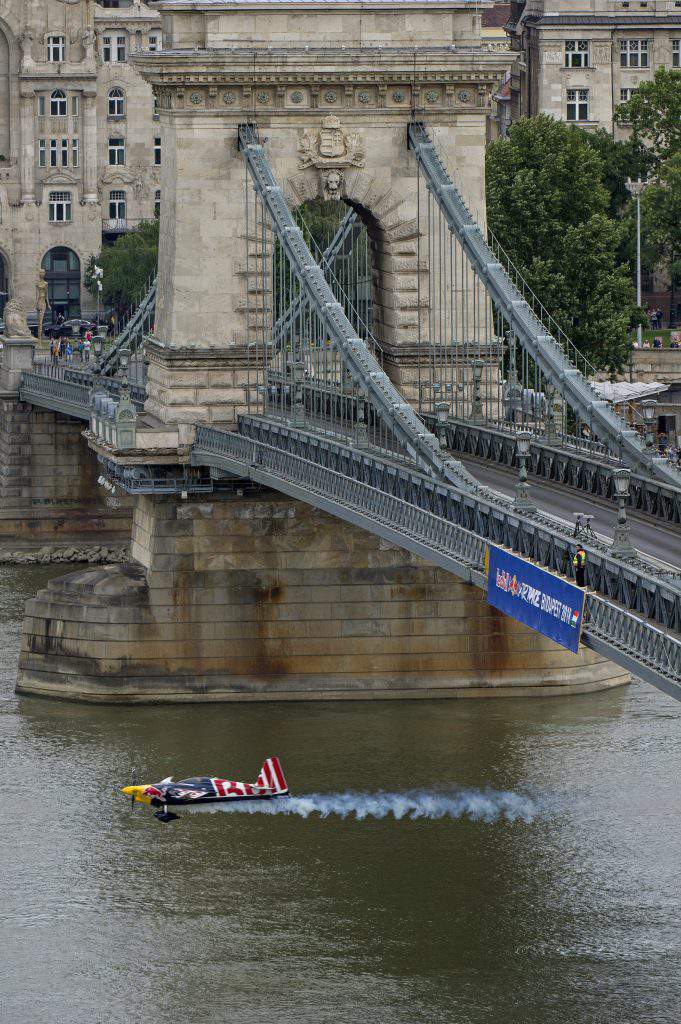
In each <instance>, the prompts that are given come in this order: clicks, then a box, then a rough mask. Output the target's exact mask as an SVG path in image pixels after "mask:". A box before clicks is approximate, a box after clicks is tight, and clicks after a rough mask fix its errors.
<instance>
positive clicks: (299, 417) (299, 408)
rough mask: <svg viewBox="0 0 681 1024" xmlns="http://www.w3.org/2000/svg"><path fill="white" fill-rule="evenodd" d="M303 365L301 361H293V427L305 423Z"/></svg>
mask: <svg viewBox="0 0 681 1024" xmlns="http://www.w3.org/2000/svg"><path fill="white" fill-rule="evenodd" d="M303 376H304V374H303V363H302V360H301V359H294V361H293V425H294V426H296V427H300V426H302V425H303V424H304V423H305V401H304V398H303Z"/></svg>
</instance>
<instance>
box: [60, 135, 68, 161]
mask: <svg viewBox="0 0 681 1024" xmlns="http://www.w3.org/2000/svg"><path fill="white" fill-rule="evenodd" d="M61 165H62V167H68V166H69V140H68V139H62V140H61Z"/></svg>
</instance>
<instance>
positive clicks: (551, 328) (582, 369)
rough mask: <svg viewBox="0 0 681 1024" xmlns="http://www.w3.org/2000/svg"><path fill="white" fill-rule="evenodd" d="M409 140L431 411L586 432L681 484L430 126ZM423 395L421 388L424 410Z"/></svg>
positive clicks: (649, 472) (416, 126)
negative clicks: (628, 418) (560, 321)
mask: <svg viewBox="0 0 681 1024" xmlns="http://www.w3.org/2000/svg"><path fill="white" fill-rule="evenodd" d="M408 136H409V146H410V148H411V149H412V150H413V152H414V154H415V156H416V159H417V161H418V165H419V171H420V172H422V173H423V177H424V179H425V185H426V194H425V196H424V197H423V198H421V191H422V190H421V188H419V197H420V198H419V208H420V210H419V212H420V220H421V222H422V223H421V226H420V232H419V236H420V237H421V236H422V235H423V236H424V237H425V242H424V245H425V246H426V248H427V253H426V255H427V260H428V281H427V290H428V291H427V296H426V297H425V304H426V305H427V308H428V322H427V337H426V339H425V341H424V342H423V347H424V350H425V352H424V354H425V355H426V356H427V357H428V358H427V361H428V362H429V363H430V372H429V374H428V375H427V377H426V381H425V390H426V392H427V402H428V407H429V408H430V410H431V411H434V407H435V406H436V404H437V403H442V404H443V405H444V404H446V405H447V406H448V407H449V408H450V409H451V411H452V414H453V415H454V417H457V418H458V417H461V416H462V415H465V414H468V416H469V417H470V418H471V419H472V421H473V422H479V423H484V422H486V421H489V422H492V423H494V422H498V423H501V424H503V423H507V424H508V423H511V424H517V425H518V426H522V427H526V428H530V429H533V430H538V429H543V427H544V424H545V423H547V422H548V427H549V433H550V434H552V435H553V436H554V437H555V439H557V440H559V439H561V435H562V436H563V437H567V435H569V434H570V432H571V431H570V427H571V426H572V428H573V431H574V428H575V426H577V427H578V426H579V425H580V424H581V425H584V426H585V427H587V428H588V431H589V434H590V437H592V438H593V437H594V436H595V437H597V438H598V439H599V440H600V442H601V443H602V444H603V445H604V446H605V447H606V448H607V449H609V450H610V451H611V452H612V453H613V454H615V455H616V456H617V457H618V458H619V459H621V460H622V462H623V463H624V464H625V465H627V466H629V467H630V468H631V469H632V470H633V471H635V472H637V473H639V474H641V475H645V476H648V477H651V478H653V479H656V480H659V481H660V482H663V483H667V484H669V485H672V486H675V487H679V486H681V475H680V474H679V473H678V472H677V471H676V470H675V469H673V468H672V467H671V466H670V465H669V464H668V463H667V462H666V460H664V459H662V458H659V457H657V456H656V454H655V453H654V451H653V450H651V449H649V448H647V447H646V446H645V444H644V442H643V440H642V439H641V437H640V436H639V433H638V432H637V431H636V430H635V429H633V428H631V427H630V426H629V425H628V424H627V423H626V422H625V421H624V420H623V419H621V417H620V416H618V415H617V413H616V412H615V410H614V409H613V408H612V406H611V405H610V403H608V402H606V401H605V400H603V399H602V398H601V397H600V396H599V394H598V393H597V391H596V390H595V388H594V387H593V385H592V383H591V382H590V381H589V380H588V379H587V377H589V376H593V373H594V372H595V371H594V368H593V367H592V366H591V365H590V364H589V363H588V361H587V360H585V359H584V357H583V356H582V355H581V353H579V351H578V350H577V349H576V348H575V346H574V345H572V343H571V342H570V340H569V339H568V338H567V337H566V336H565V335H564V334H563V332H562V331H561V330H560V328H559V327H558V325H557V324H556V323H555V321H554V320H553V319H552V318H551V317H550V315H549V314H548V312H547V311H546V310H545V309H544V307H543V306H541V304H540V303H538V302H537V301H536V299H535V297H534V296H533V295H532V294H531V293H530V292H529V289H527V287H526V285H525V283H524V281H523V280H522V278H521V277H520V276H519V275H518V274H517V272H516V271H515V268H513V266H512V264H511V263H510V261H509V260H508V257H506V255H505V253H504V252H503V250H502V249H501V247H500V246H499V245H498V243H497V242H496V240H495V239H493V238H490V242H489V243H488V241H487V240H486V238H485V236H484V235H483V232H482V231H481V229H480V228H479V227H478V225H477V223H476V221H475V220H474V218H473V216H472V215H471V213H470V211H469V209H468V207H467V206H466V203H465V202H464V200H463V198H462V196H461V194H460V192H459V190H458V189H457V188H456V186H455V184H454V182H453V181H452V178H451V176H450V174H449V172H448V170H447V168H446V166H445V163H444V160H443V159H442V158H441V157H440V155H439V153H438V151H437V148H436V145H435V143H434V141H433V139H432V138H431V137H430V135H429V134H428V132H427V130H426V128H425V126H424V125H423V124H422V123H418V122H412V123H411V124H410V125H409V130H408ZM420 278H421V275H419V281H420ZM419 302H420V299H419ZM419 344H420V345H421V336H419ZM425 361H426V360H424V362H425ZM423 389H424V384H423V381H421V382H420V385H419V398H420V403H421V406H423V402H424V398H423V396H422V391H423Z"/></svg>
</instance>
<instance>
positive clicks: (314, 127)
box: [135, 0, 510, 444]
mask: <svg viewBox="0 0 681 1024" xmlns="http://www.w3.org/2000/svg"><path fill="white" fill-rule="evenodd" d="M481 6H485V4H484V3H483V4H479V3H476V4H472V3H470V2H467V0H449V2H439V0H427V2H425V0H394V2H391V3H386V2H385V0H367V2H361V3H360V2H359V0H357V2H353V0H339V2H335V3H334V2H333V0H331V2H326V0H325V2H323V3H322V2H320V0H299V2H289V0H287V2H285V3H284V2H277V0H258V2H250V3H249V2H248V0H246V2H239V3H236V2H230V0H225V2H216V0H203V2H202V0H167V2H164V3H161V4H160V5H159V10H160V12H161V14H162V16H163V26H164V49H163V52H162V53H156V54H146V53H145V54H143V55H138V56H137V57H136V58H135V60H136V64H137V67H138V68H139V70H140V71H141V73H142V75H143V76H144V77H145V78H146V79H148V81H150V82H151V84H152V86H153V88H154V92H155V95H156V98H157V101H158V107H159V110H160V118H161V125H162V133H163V134H162V202H161V236H162V241H161V252H160V266H159V297H158V302H157V316H156V327H155V332H156V343H155V344H152V345H151V346H150V347H149V357H150V369H149V399H148V403H147V410H148V412H150V413H152V414H153V415H154V416H156V417H158V418H159V419H160V420H161V421H162V422H163V423H164V424H167V425H169V426H171V425H172V426H174V425H177V429H178V441H179V443H180V444H182V443H186V441H187V440H189V439H190V437H191V425H192V424H194V423H196V422H197V421H205V422H228V421H230V420H233V418H234V413H235V411H237V410H238V408H239V405H240V404H241V403H242V402H243V388H242V386H241V385H242V383H243V380H244V374H243V372H242V371H243V367H244V359H245V345H246V341H247V338H248V333H249V329H251V328H252V326H253V324H252V323H249V322H248V312H249V309H250V311H251V312H252V304H250V305H249V302H247V299H246V296H247V289H248V290H249V291H250V292H251V293H252V292H253V291H257V282H253V281H249V280H248V278H247V260H246V251H247V245H248V238H247V235H248V227H247V218H246V200H245V180H244V164H243V160H242V158H241V156H240V155H239V153H238V150H237V129H238V125H239V124H242V123H244V122H255V123H257V124H258V126H259V128H260V130H261V135H262V136H264V137H266V139H267V143H266V151H267V154H268V157H269V159H270V161H271V163H272V166H273V170H274V173H275V175H276V177H277V180H278V181H279V182H280V184H281V185H282V187H283V188H284V189H285V190H286V193H287V196H288V199H289V202H290V205H291V206H293V207H295V206H296V205H298V204H300V203H302V202H303V201H305V200H307V199H310V198H314V197H318V196H319V197H326V198H339V199H340V198H343V199H344V200H346V202H348V203H349V204H350V205H352V206H353V207H354V208H355V209H356V210H357V212H358V213H359V215H360V216H361V218H362V220H363V221H364V223H365V225H366V227H367V230H368V233H369V236H370V240H371V245H372V251H373V270H374V282H373V299H374V310H375V318H374V320H375V331H376V334H377V336H378V340H379V342H380V343H381V345H382V348H383V350H384V352H385V353H387V360H386V364H385V365H386V369H387V370H388V372H389V374H390V375H391V376H392V377H393V379H394V380H395V382H396V383H400V382H402V381H403V380H404V379H405V373H406V375H407V377H409V376H411V377H413V376H414V372H413V369H412V370H411V372H409V367H410V366H411V367H413V365H414V362H415V346H414V341H415V337H416V334H417V330H418V317H419V316H421V317H423V316H424V315H426V316H427V310H425V311H424V309H423V301H424V300H423V294H425V293H426V292H427V287H425V286H424V287H423V288H422V289H421V292H422V295H421V301H420V304H421V306H422V308H421V310H419V308H418V306H419V302H418V301H417V291H418V287H417V275H418V274H426V273H427V266H425V265H424V263H423V260H422V261H421V265H420V266H418V265H417V264H418V260H417V250H418V245H417V222H416V206H417V167H416V161H415V159H414V158H413V156H412V154H411V153H410V152H409V151H408V149H407V124H408V122H409V121H410V120H412V119H414V118H420V119H423V120H425V121H426V122H427V124H428V127H429V128H430V129H431V130H432V131H433V133H434V135H435V137H436V139H437V141H438V143H439V145H440V147H441V149H442V151H443V153H444V156H445V158H446V160H447V163H448V165H449V167H450V168H455V169H456V171H457V173H458V183H459V185H460V187H461V189H462V191H463V194H464V196H465V197H466V199H467V200H468V202H469V203H470V205H471V207H472V209H473V211H474V212H476V213H477V214H478V215H479V216H480V217H483V216H484V148H485V138H486V120H487V114H488V109H489V101H490V95H491V92H492V90H493V88H494V86H495V85H496V83H497V82H498V81H499V79H500V77H501V75H502V74H503V71H504V69H505V68H506V67H507V65H508V61H509V56H510V55H509V53H508V52H507V48H506V46H505V44H504V43H498V42H492V43H483V42H482V41H481V38H480V17H479V12H480V8H481ZM163 436H164V439H165V440H166V441H167V439H168V433H167V431H166V432H164V434H163Z"/></svg>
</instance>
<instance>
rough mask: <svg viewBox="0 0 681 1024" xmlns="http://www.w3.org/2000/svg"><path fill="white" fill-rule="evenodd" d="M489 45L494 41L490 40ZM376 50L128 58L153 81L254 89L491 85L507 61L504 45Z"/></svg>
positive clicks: (230, 52) (202, 53) (221, 52)
mask: <svg viewBox="0 0 681 1024" xmlns="http://www.w3.org/2000/svg"><path fill="white" fill-rule="evenodd" d="M492 45H493V44H492ZM414 54H415V51H414V50H408V49H398V50H386V49H382V50H378V51H377V50H375V49H372V48H361V49H356V50H354V49H353V50H340V49H320V50H312V49H309V50H306V49H297V48H296V49H293V48H291V49H286V50H272V51H267V50H255V51H254V50H252V49H251V50H244V49H241V48H236V47H235V48H234V49H231V50H210V51H200V52H197V51H186V50H185V51H167V50H166V51H163V53H162V54H157V53H147V52H138V53H135V54H133V55H132V63H133V64H134V66H135V67H136V69H137V70H138V71H139V72H140V73H141V74H142V76H143V77H144V78H146V79H147V81H149V82H151V83H152V84H153V85H155V86H170V87H175V88H177V87H180V86H184V87H185V88H189V87H191V86H192V85H197V86H198V85H206V86H210V85H216V86H220V85H237V84H240V85H242V86H243V87H244V88H249V87H250V88H257V87H258V85H263V86H264V85H270V86H272V87H277V86H283V87H285V86H286V85H305V84H307V85H309V86H310V87H311V88H312V87H318V88H321V87H323V86H324V85H327V84H334V85H337V86H341V87H342V86H343V85H348V86H351V85H364V84H366V85H371V84H373V85H375V86H376V87H377V88H387V87H388V86H389V85H392V84H402V85H405V86H407V85H410V84H415V85H428V84H438V83H439V84H443V85H448V84H453V85H456V84H460V83H466V82H468V83H480V84H482V85H487V84H496V82H498V80H499V77H500V75H501V74H502V73H503V71H504V70H506V69H507V68H508V67H509V66H510V63H511V60H512V57H513V55H512V52H511V51H510V49H508V46H507V44H503V48H502V49H497V48H496V47H495V48H493V49H492V48H490V49H484V50H478V49H476V50H457V49H450V48H437V49H433V50H426V49H423V50H420V51H419V50H417V51H416V59H415V56H414Z"/></svg>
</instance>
